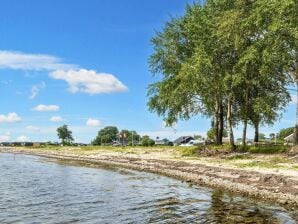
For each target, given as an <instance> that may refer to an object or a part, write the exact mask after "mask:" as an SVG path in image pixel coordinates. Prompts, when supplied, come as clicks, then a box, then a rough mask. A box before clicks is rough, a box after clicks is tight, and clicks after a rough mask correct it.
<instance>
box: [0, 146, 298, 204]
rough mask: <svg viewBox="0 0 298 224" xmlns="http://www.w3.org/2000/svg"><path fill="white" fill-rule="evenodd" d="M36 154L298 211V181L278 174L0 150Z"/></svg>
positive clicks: (113, 157)
mask: <svg viewBox="0 0 298 224" xmlns="http://www.w3.org/2000/svg"><path fill="white" fill-rule="evenodd" d="M0 151H2V152H14V153H23V154H31V155H38V156H43V157H48V158H56V159H63V160H71V161H79V162H87V163H93V164H100V165H107V166H119V167H125V168H130V169H137V170H142V171H147V172H153V173H157V174H162V175H166V176H170V177H174V178H178V179H181V180H185V181H187V182H190V183H193V184H198V185H205V186H209V187H214V188H219V189H223V190H226V191H230V192H236V193H239V194H242V195H245V196H249V197H254V198H258V199H262V200H267V201H274V202H278V203H279V204H283V205H287V206H289V207H291V208H293V209H298V179H297V177H296V178H295V176H287V175H284V174H281V173H276V174H273V173H264V172H258V171H249V170H242V169H235V168H226V167H219V166H213V165H210V164H208V165H206V164H199V163H193V162H191V161H187V160H185V161H180V160H173V159H170V160H169V159H150V158H145V157H144V158H142V157H140V156H138V157H136V156H135V155H132V156H129V155H126V156H125V155H121V156H119V155H117V154H115V155H106V154H85V155H84V154H83V155H82V154H79V155H78V154H73V153H68V152H49V151H46V152H43V151H41V150H39V151H37V150H22V149H13V150H12V149H8V150H7V149H0Z"/></svg>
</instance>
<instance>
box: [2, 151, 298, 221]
mask: <svg viewBox="0 0 298 224" xmlns="http://www.w3.org/2000/svg"><path fill="white" fill-rule="evenodd" d="M296 216H297V213H295V212H289V211H286V210H285V209H283V208H281V207H273V206H269V205H266V204H261V203H257V202H253V201H250V200H248V199H244V198H242V197H236V196H229V195H227V194H225V193H223V192H220V191H215V190H212V189H208V188H202V187H190V186H189V185H188V184H186V183H181V182H180V181H178V180H174V179H171V178H167V177H163V176H158V175H154V174H149V173H144V172H137V171H131V170H126V169H105V168H102V167H101V168H99V167H83V166H74V164H72V163H61V162H51V161H46V160H44V159H41V158H39V157H34V156H24V155H17V156H16V158H15V160H14V156H13V155H12V154H0V223H223V224H226V223H270V224H274V223H287V224H290V223H296V222H295V218H296ZM296 221H297V220H296Z"/></svg>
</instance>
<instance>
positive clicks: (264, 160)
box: [25, 145, 298, 171]
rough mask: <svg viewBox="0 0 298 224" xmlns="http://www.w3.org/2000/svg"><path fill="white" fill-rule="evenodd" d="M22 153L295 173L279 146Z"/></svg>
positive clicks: (102, 148)
mask: <svg viewBox="0 0 298 224" xmlns="http://www.w3.org/2000/svg"><path fill="white" fill-rule="evenodd" d="M25 149H26V150H33V151H43V152H59V153H70V154H75V155H108V156H112V155H117V156H123V155H125V156H130V157H144V158H152V159H171V160H179V161H183V160H185V161H192V162H195V163H196V162H200V163H208V164H213V165H220V166H226V167H233V168H243V169H281V170H294V171H297V170H298V165H297V162H298V157H297V155H298V154H296V153H290V152H291V150H292V148H291V147H289V146H283V145H279V146H274V145H269V146H246V147H238V149H237V151H236V152H231V151H230V148H229V145H223V146H211V145H210V146H194V147H171V146H154V147H142V146H134V147H131V146H128V147H113V146H82V147H70V146H65V147H62V146H41V147H26V148H25Z"/></svg>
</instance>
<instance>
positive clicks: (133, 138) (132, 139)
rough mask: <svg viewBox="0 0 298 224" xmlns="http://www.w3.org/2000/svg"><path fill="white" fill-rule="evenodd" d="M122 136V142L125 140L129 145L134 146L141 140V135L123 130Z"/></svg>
mask: <svg viewBox="0 0 298 224" xmlns="http://www.w3.org/2000/svg"><path fill="white" fill-rule="evenodd" d="M120 134H121V136H122V139H121V140H125V141H126V142H127V144H128V145H133V144H135V143H136V142H138V141H139V140H140V135H139V134H138V133H137V132H136V131H129V130H122V131H121V132H120ZM123 138H124V139H123Z"/></svg>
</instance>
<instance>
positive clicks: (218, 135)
mask: <svg viewBox="0 0 298 224" xmlns="http://www.w3.org/2000/svg"><path fill="white" fill-rule="evenodd" d="M297 18H298V17H297V0H284V1H280V0H206V1H205V3H204V4H203V5H200V4H198V3H194V4H192V5H187V7H186V12H185V14H184V15H183V16H181V17H176V18H172V19H171V20H170V21H169V22H167V23H166V24H165V26H164V28H163V29H162V31H160V32H158V33H157V34H156V36H155V37H154V38H153V39H152V45H153V47H154V52H153V54H152V55H151V57H150V60H149V63H150V69H151V71H152V73H154V74H161V75H162V79H161V80H160V81H158V82H155V83H153V84H151V85H150V86H149V91H148V96H149V101H148V106H149V109H150V110H151V111H153V112H156V113H157V114H158V115H160V116H162V117H164V119H165V121H166V124H167V125H168V126H171V125H173V124H174V123H176V122H177V121H178V120H179V119H182V120H183V119H184V120H187V119H189V118H191V117H192V116H195V115H197V114H201V115H204V116H206V117H210V118H212V130H213V131H214V138H215V142H216V144H222V138H223V135H224V130H225V129H226V130H227V132H228V136H229V140H230V144H231V147H232V149H235V143H234V134H233V129H234V127H235V126H237V125H239V124H242V125H243V137H242V141H243V145H245V143H246V130H247V126H248V125H252V126H253V127H254V129H255V138H254V141H255V142H258V141H259V139H258V137H259V127H260V126H261V125H266V124H269V125H270V124H273V122H275V121H276V120H277V119H279V118H280V116H281V113H282V112H283V110H284V109H285V107H286V105H287V104H288V103H289V101H290V94H289V92H288V90H287V87H288V86H289V85H291V84H292V83H294V82H295V81H296V80H297V77H298V72H297V70H298V68H297V63H298V56H297V40H298V31H297V24H298V23H297Z"/></svg>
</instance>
